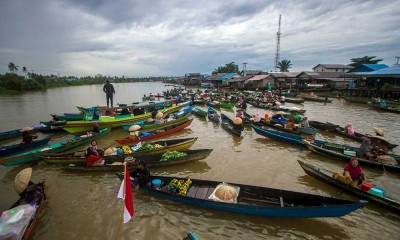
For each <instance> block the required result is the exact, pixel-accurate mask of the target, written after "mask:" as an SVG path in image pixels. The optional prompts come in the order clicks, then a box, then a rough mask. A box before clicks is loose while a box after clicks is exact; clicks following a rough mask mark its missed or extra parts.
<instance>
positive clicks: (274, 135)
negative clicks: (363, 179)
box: [253, 126, 400, 161]
mask: <svg viewBox="0 0 400 240" xmlns="http://www.w3.org/2000/svg"><path fill="white" fill-rule="evenodd" d="M253 129H254V131H255V132H256V133H257V134H259V135H261V136H264V137H268V138H271V139H275V140H278V141H281V142H285V143H289V144H295V145H300V146H303V147H306V148H307V142H311V143H313V144H315V145H317V146H322V147H326V148H328V149H335V150H336V151H340V152H344V150H346V151H351V152H352V153H353V152H357V150H358V147H353V146H349V145H342V144H338V143H333V142H328V141H322V140H318V139H310V138H305V137H302V136H298V135H293V134H289V133H284V132H278V131H273V130H268V129H262V128H259V127H256V126H253ZM304 140H306V141H304ZM349 153H350V152H349ZM388 155H389V156H391V157H392V158H394V159H395V160H397V161H400V155H396V154H388ZM349 160H350V159H349Z"/></svg>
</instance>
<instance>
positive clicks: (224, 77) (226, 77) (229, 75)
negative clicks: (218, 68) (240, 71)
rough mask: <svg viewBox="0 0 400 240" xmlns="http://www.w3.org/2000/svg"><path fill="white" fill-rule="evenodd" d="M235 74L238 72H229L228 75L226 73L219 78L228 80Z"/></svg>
mask: <svg viewBox="0 0 400 240" xmlns="http://www.w3.org/2000/svg"><path fill="white" fill-rule="evenodd" d="M235 74H236V73H228V74H226V75H224V76H222V77H220V78H218V79H217V80H221V81H224V80H227V79H228V78H231V77H233V76H234V75H235Z"/></svg>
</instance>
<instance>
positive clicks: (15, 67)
mask: <svg viewBox="0 0 400 240" xmlns="http://www.w3.org/2000/svg"><path fill="white" fill-rule="evenodd" d="M8 70H10V72H14V71H18V66H16V65H15V64H14V63H12V62H10V63H9V64H8Z"/></svg>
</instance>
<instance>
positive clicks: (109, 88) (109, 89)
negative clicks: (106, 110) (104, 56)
mask: <svg viewBox="0 0 400 240" xmlns="http://www.w3.org/2000/svg"><path fill="white" fill-rule="evenodd" d="M103 91H104V92H105V93H106V99H107V107H109V101H110V100H111V107H113V97H114V94H115V90H114V86H113V85H112V84H111V83H110V81H109V80H107V81H106V84H104V87H103Z"/></svg>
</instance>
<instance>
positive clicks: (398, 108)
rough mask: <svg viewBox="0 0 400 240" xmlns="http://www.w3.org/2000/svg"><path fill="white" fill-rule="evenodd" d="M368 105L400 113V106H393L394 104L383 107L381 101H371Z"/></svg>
mask: <svg viewBox="0 0 400 240" xmlns="http://www.w3.org/2000/svg"><path fill="white" fill-rule="evenodd" d="M368 105H369V106H371V107H373V108H376V109H380V110H383V111H387V112H394V113H400V107H392V106H386V107H382V106H380V105H379V103H372V102H369V103H368Z"/></svg>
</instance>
